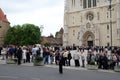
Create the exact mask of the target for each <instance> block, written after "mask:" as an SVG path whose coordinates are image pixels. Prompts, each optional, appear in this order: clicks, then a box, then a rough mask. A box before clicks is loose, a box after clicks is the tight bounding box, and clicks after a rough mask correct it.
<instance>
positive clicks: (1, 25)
mask: <svg viewBox="0 0 120 80" xmlns="http://www.w3.org/2000/svg"><path fill="white" fill-rule="evenodd" d="M9 28H10V23H9V21H8V20H7V17H6V15H5V14H4V13H3V11H2V9H1V8H0V46H1V45H3V44H4V38H5V36H6V33H7V30H8V29H9Z"/></svg>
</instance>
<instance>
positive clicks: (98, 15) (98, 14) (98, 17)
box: [97, 12, 100, 20]
mask: <svg viewBox="0 0 120 80" xmlns="http://www.w3.org/2000/svg"><path fill="white" fill-rule="evenodd" d="M97 19H98V20H100V13H99V12H97Z"/></svg>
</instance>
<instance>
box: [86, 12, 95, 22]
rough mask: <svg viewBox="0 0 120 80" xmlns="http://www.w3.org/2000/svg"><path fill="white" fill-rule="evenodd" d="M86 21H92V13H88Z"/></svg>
mask: <svg viewBox="0 0 120 80" xmlns="http://www.w3.org/2000/svg"><path fill="white" fill-rule="evenodd" d="M86 18H87V20H90V21H91V20H93V18H94V16H93V14H92V13H88V14H87V16H86Z"/></svg>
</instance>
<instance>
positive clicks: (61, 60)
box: [59, 53, 64, 74]
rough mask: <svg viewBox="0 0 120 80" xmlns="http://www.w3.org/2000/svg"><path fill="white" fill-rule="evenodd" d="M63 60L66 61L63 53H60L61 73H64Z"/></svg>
mask: <svg viewBox="0 0 120 80" xmlns="http://www.w3.org/2000/svg"><path fill="white" fill-rule="evenodd" d="M63 62H64V58H63V53H60V57H59V73H60V74H62V73H63Z"/></svg>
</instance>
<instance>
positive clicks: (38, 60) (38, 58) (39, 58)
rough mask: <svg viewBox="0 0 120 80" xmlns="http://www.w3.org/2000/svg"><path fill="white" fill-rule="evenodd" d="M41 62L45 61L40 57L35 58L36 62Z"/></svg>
mask: <svg viewBox="0 0 120 80" xmlns="http://www.w3.org/2000/svg"><path fill="white" fill-rule="evenodd" d="M40 61H43V58H42V57H40V56H36V57H35V62H40Z"/></svg>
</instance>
